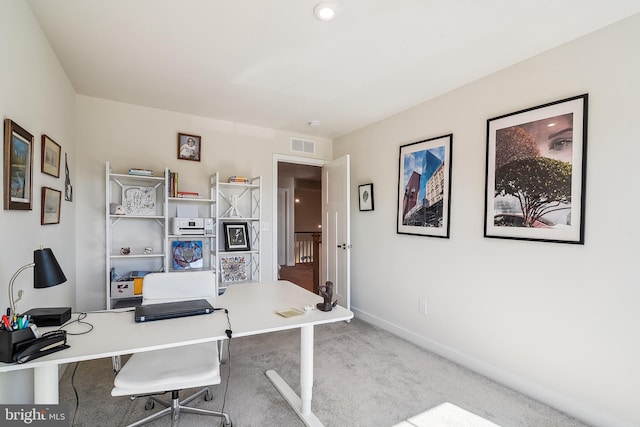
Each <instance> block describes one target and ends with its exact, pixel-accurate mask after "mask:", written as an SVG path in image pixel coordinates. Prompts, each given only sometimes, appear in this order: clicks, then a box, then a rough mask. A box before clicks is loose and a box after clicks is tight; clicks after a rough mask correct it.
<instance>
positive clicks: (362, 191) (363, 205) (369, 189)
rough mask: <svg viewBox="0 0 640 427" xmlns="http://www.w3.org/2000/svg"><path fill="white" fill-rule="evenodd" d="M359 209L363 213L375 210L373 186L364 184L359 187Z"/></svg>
mask: <svg viewBox="0 0 640 427" xmlns="http://www.w3.org/2000/svg"><path fill="white" fill-rule="evenodd" d="M358 195H359V198H358V207H359V208H360V210H361V211H372V210H373V184H362V185H359V186H358Z"/></svg>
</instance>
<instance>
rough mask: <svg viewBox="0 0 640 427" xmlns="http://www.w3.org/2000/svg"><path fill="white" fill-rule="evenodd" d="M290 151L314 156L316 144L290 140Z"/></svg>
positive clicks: (295, 139)
mask: <svg viewBox="0 0 640 427" xmlns="http://www.w3.org/2000/svg"><path fill="white" fill-rule="evenodd" d="M291 151H296V152H298V153H307V154H315V153H316V142H315V141H311V140H309V139H301V138H291Z"/></svg>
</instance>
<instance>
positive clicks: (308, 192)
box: [276, 160, 322, 292]
mask: <svg viewBox="0 0 640 427" xmlns="http://www.w3.org/2000/svg"><path fill="white" fill-rule="evenodd" d="M277 178H278V185H277V188H278V197H277V217H276V218H277V235H276V240H277V263H278V277H279V278H280V279H282V280H289V281H291V282H293V283H295V284H297V285H299V286H301V287H303V288H305V289H307V290H309V291H311V292H317V291H318V289H317V288H318V285H319V283H320V271H321V270H320V265H321V257H320V254H321V244H322V242H321V236H322V167H321V166H320V165H309V164H301V163H296V162H295V161H289V160H287V161H278V162H277Z"/></svg>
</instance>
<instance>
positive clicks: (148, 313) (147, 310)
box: [135, 299, 214, 322]
mask: <svg viewBox="0 0 640 427" xmlns="http://www.w3.org/2000/svg"><path fill="white" fill-rule="evenodd" d="M213 311H214V309H213V306H212V305H211V304H209V301H207V300H206V299H195V300H189V301H175V302H161V303H158V304H149V305H138V306H136V314H135V321H136V322H151V321H153V320H163V319H175V318H176V317H187V316H198V315H200V314H209V313H213Z"/></svg>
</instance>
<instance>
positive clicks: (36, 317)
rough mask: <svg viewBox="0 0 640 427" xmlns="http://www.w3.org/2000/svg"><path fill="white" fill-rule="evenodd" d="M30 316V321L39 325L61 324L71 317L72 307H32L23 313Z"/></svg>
mask: <svg viewBox="0 0 640 427" xmlns="http://www.w3.org/2000/svg"><path fill="white" fill-rule="evenodd" d="M25 314H26V315H27V316H30V319H31V320H30V321H31V322H33V323H35V324H36V325H37V326H38V327H43V326H60V325H64V323H65V322H66V321H67V320H69V319H71V307H43V308H32V309H31V310H29V311H27V312H26V313H22V315H25Z"/></svg>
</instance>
